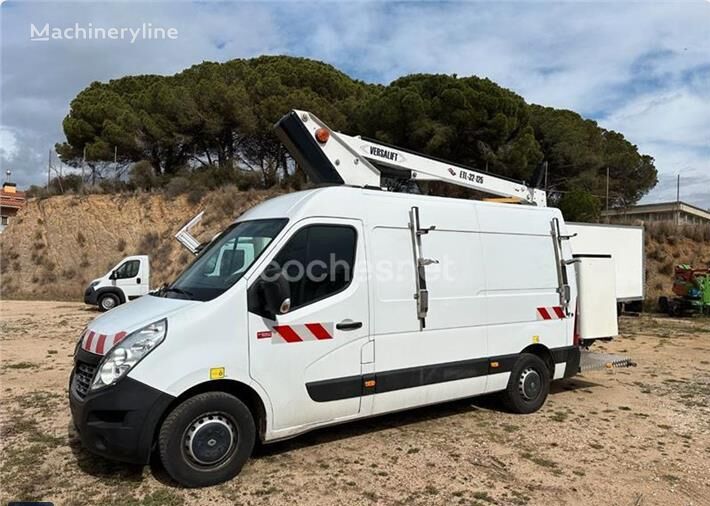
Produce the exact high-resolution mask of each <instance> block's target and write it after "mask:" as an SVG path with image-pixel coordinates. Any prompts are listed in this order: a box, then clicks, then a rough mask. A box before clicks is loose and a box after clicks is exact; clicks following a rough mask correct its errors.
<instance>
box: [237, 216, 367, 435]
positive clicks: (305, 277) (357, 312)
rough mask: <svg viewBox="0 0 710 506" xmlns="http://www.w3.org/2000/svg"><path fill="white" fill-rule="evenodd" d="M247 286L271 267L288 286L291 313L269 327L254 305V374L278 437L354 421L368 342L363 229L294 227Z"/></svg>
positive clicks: (345, 223) (318, 223)
mask: <svg viewBox="0 0 710 506" xmlns="http://www.w3.org/2000/svg"><path fill="white" fill-rule="evenodd" d="M274 252H275V253H272V254H271V255H270V257H269V258H266V259H264V261H262V262H261V265H260V268H259V269H257V270H256V271H255V272H256V273H257V274H256V275H254V276H253V277H252V278H251V279H250V280H249V285H250V289H249V290H250V294H249V298H250V300H254V298H255V297H256V298H257V300H258V293H256V292H258V288H257V285H256V283H257V282H258V276H259V275H260V274H261V273H262V272H263V269H264V268H265V267H266V266H267V265H269V264H272V265H273V264H277V265H279V267H281V268H282V269H283V270H284V271H285V273H286V275H287V277H288V280H289V283H290V289H291V309H290V311H289V312H288V313H287V314H285V315H280V316H278V317H276V321H274V320H271V319H269V318H268V317H267V316H266V315H264V314H263V311H261V310H260V308H259V307H258V304H257V305H256V306H254V305H253V304H251V303H250V312H249V343H250V373H251V376H252V377H253V379H254V380H256V381H257V382H258V383H259V384H260V385H261V386H262V387H263V388H264V389H265V390H266V392H267V393H268V395H269V397H270V400H271V404H272V406H273V410H274V412H273V428H274V430H275V431H279V430H285V429H289V428H295V427H299V426H304V425H309V424H315V423H321V422H326V421H331V420H336V419H342V418H347V417H352V416H356V415H357V414H358V413H359V412H360V396H361V393H362V392H361V390H362V379H361V371H362V370H361V349H362V348H363V347H364V346H365V345H366V344H367V343H368V341H369V314H368V284H367V268H366V260H365V244H364V238H363V233H362V225H361V223H360V222H359V221H357V220H345V219H332V218H328V219H308V220H303V221H301V222H299V223H297V224H295V225H294V226H293V227H292V228H291V229H290V230H289V231H288V232H287V234H286V235H285V236H284V238H283V239H282V240H281V241H280V242H279V244H278V245H277V247H276V248H275V249H274Z"/></svg>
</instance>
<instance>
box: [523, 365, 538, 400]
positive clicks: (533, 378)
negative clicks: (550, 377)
mask: <svg viewBox="0 0 710 506" xmlns="http://www.w3.org/2000/svg"><path fill="white" fill-rule="evenodd" d="M518 390H520V395H521V396H522V397H523V399H525V400H526V401H532V400H535V399H536V398H537V396H538V395H540V392H541V391H542V378H541V376H540V373H539V372H537V371H536V370H535V369H533V368H532V367H528V368H527V369H525V370H524V371H523V372H522V373H521V374H520V381H518Z"/></svg>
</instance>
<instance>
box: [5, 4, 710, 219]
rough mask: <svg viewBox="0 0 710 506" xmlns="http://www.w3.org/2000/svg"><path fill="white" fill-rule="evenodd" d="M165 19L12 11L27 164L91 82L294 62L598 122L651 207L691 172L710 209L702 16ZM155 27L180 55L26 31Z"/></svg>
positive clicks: (256, 8) (545, 9)
mask: <svg viewBox="0 0 710 506" xmlns="http://www.w3.org/2000/svg"><path fill="white" fill-rule="evenodd" d="M167 5H168V4H166V3H157V4H156V3H148V2H130V3H126V2H113V3H94V2H91V3H81V4H72V3H62V4H52V3H49V4H48V3H42V4H34V5H33V4H32V3H29V4H27V3H22V4H20V3H15V2H6V3H5V4H3V6H2V7H1V8H0V14H2V18H3V19H2V51H3V64H2V65H3V69H2V70H3V77H2V85H1V86H2V90H1V92H2V98H3V104H2V118H1V122H2V125H3V128H4V129H5V130H10V131H12V132H14V135H15V137H14V138H15V139H16V142H17V143H18V144H19V145H20V146H21V147H20V148H17V149H18V150H21V151H22V150H24V151H23V152H37V153H44V154H43V155H40V157H39V158H40V159H41V158H42V157H44V158H45V159H46V150H47V149H49V147H51V146H52V145H53V144H54V142H57V141H61V140H62V139H63V135H62V131H61V120H62V118H63V117H64V116H65V115H66V113H67V111H68V104H69V102H70V100H71V99H72V98H73V97H74V96H75V95H76V94H77V93H78V92H79V91H80V90H81V89H83V88H84V87H85V86H87V85H88V84H89V83H90V82H91V81H93V80H101V81H106V80H108V79H112V78H116V77H120V76H122V75H125V74H135V73H158V74H172V73H174V72H177V71H180V70H182V69H183V68H185V67H188V66H190V65H193V64H197V63H200V62H202V61H204V60H214V61H224V60H228V59H231V58H236V57H251V56H256V55H259V54H264V53H267V54H278V53H285V54H292V55H299V56H307V57H312V58H317V59H321V60H324V61H327V62H329V63H331V64H333V65H335V66H337V67H338V68H340V69H342V70H343V71H345V72H347V73H348V74H350V75H351V76H353V77H356V78H360V79H364V80H367V81H371V82H381V83H387V82H389V81H391V80H392V79H395V78H397V77H399V76H401V75H404V74H408V73H413V72H432V73H436V72H440V73H456V74H458V75H471V74H475V75H478V76H481V77H488V78H490V79H492V80H493V81H495V82H497V83H499V84H501V85H502V86H505V87H507V88H510V89H512V90H514V91H516V92H517V93H519V94H520V95H522V96H523V97H524V98H525V99H526V100H527V101H529V102H533V103H539V104H543V105H549V106H553V107H559V108H568V109H573V110H575V111H577V112H580V113H581V114H583V115H584V116H586V117H590V118H593V119H595V120H597V121H598V122H599V123H600V125H601V126H603V127H606V128H612V129H615V130H618V131H620V132H622V133H624V135H625V136H626V137H627V138H628V139H629V140H630V141H631V142H633V143H635V144H637V145H638V146H639V148H640V149H641V151H642V152H644V153H648V154H650V155H652V156H654V158H655V159H656V165H657V167H658V169H659V171H660V174H661V178H660V183H659V188H658V189H657V190H654V191H653V192H652V193H651V194H650V195H649V196H648V197H647V198H646V199H645V200H657V199H664V198H665V197H666V194H667V188H668V187H667V184H666V182H665V181H666V176H668V175H670V176H671V179H672V175H673V174H675V172H677V171H678V170H681V172H682V173H683V174H687V175H688V181H689V183H688V184H689V187H688V198H689V199H690V198H692V199H694V200H693V203H695V204H696V205H701V206H703V207H709V206H710V191H708V190H707V188H708V187H710V166H708V160H709V159H710V156H708V155H709V153H708V151H707V149H705V148H706V147H707V146H708V145H710V142H709V141H710V114H709V112H710V33H709V32H708V28H707V27H708V26H709V25H710V4H709V3H707V2H699V1H698V2H682V3H657V2H624V3H620V2H613V3H607V2H604V3H601V4H597V3H588V2H584V3H582V2H566V3H557V2H496V3H493V2H470V3H468V2H462V3H452V2H446V3H418V2H412V3H370V2H344V3H335V2H325V3H318V4H317V5H309V7H308V8H304V5H305V4H304V3H302V2H293V3H271V2H266V3H226V4H225V3H208V2H200V3H188V2H171V3H170V4H169V5H170V8H166V6H167ZM38 6H41V8H39V7H38ZM144 21H145V22H152V23H153V25H162V26H175V27H176V28H177V29H178V30H179V39H178V40H177V41H163V42H155V41H150V42H148V41H139V42H137V43H136V44H127V43H125V42H122V41H121V42H119V41H92V42H90V43H89V42H86V41H84V42H81V43H77V42H76V41H74V42H69V41H59V42H58V41H50V42H46V43H37V42H30V41H29V23H30V22H35V23H36V24H37V23H45V22H50V23H52V24H54V25H68V24H70V23H72V24H73V23H74V22H80V23H88V22H92V23H93V24H94V26H115V25H121V24H124V25H127V26H134V25H136V24H139V23H141V22H144ZM85 42H86V43H85ZM3 144H4V141H3ZM0 155H1V156H0V162H1V163H2V164H3V166H4V165H6V164H8V163H9V161H10V160H9V159H8V158H7V157H6V155H5V154H0ZM33 159H34V158H32V157H30V158H29V159H28V160H24V159H22V160H20V159H18V157H17V156H15V157H14V158H13V164H14V166H15V167H16V168H17V172H19V174H18V183H20V184H29V183H32V182H40V181H42V173H43V170H44V169H43V168H42V167H41V166H40V167H37V166H35V162H34V161H31V160H33ZM20 175H21V177H20ZM691 178H692V179H691Z"/></svg>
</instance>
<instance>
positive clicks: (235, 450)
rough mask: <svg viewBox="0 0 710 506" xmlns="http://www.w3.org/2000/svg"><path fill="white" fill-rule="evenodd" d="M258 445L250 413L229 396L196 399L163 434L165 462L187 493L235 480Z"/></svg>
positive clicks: (167, 422) (185, 404)
mask: <svg viewBox="0 0 710 506" xmlns="http://www.w3.org/2000/svg"><path fill="white" fill-rule="evenodd" d="M255 440H256V427H255V424H254V417H253V416H252V414H251V412H250V411H249V408H247V406H246V405H245V404H244V403H243V402H242V401H240V400H239V399H237V398H236V397H234V396H233V395H229V394H227V393H224V392H207V393H204V394H199V395H196V396H195V397H191V398H189V399H187V400H186V401H184V402H183V403H182V404H180V405H178V406H177V407H176V408H175V409H174V410H173V411H172V412H171V413H170V414H169V415H168V417H167V418H166V419H165V421H164V422H163V425H162V426H161V428H160V435H159V438H158V447H159V450H160V460H161V461H162V463H163V466H164V467H165V470H166V471H167V472H168V474H169V475H170V477H171V478H173V479H174V480H175V481H177V482H178V483H180V484H182V485H184V486H186V487H206V486H209V485H216V484H218V483H222V482H224V481H227V480H230V479H232V478H234V477H235V476H236V475H237V474H239V471H241V469H242V466H244V463H245V462H246V461H247V459H248V458H249V457H250V456H251V453H252V450H253V449H254V441H255Z"/></svg>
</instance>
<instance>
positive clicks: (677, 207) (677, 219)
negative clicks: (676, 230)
mask: <svg viewBox="0 0 710 506" xmlns="http://www.w3.org/2000/svg"><path fill="white" fill-rule="evenodd" d="M675 224H676V227H679V226H680V172H679V173H678V179H677V180H676V186H675Z"/></svg>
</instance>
